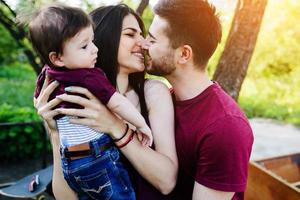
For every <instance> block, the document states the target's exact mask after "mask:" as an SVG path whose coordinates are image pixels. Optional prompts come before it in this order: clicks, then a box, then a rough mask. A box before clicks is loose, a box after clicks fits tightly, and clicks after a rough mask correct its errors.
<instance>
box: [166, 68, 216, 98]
mask: <svg viewBox="0 0 300 200" xmlns="http://www.w3.org/2000/svg"><path fill="white" fill-rule="evenodd" d="M166 79H167V80H168V81H169V82H170V83H171V85H172V86H173V89H174V92H175V95H176V100H179V101H184V100H188V99H192V98H194V97H196V96H198V95H199V94H200V93H202V92H203V91H204V90H205V89H206V88H208V87H209V86H210V85H212V84H213V82H212V81H211V80H210V79H209V77H208V75H207V73H206V72H205V71H200V70H195V69H192V70H185V71H181V72H175V73H174V74H172V75H169V76H166Z"/></svg>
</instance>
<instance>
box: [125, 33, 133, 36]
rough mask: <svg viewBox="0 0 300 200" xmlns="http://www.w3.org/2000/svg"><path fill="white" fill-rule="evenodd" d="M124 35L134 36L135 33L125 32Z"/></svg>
mask: <svg viewBox="0 0 300 200" xmlns="http://www.w3.org/2000/svg"><path fill="white" fill-rule="evenodd" d="M125 35H127V36H129V37H134V36H135V34H134V33H125Z"/></svg>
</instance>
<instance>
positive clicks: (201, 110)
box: [173, 83, 253, 200]
mask: <svg viewBox="0 0 300 200" xmlns="http://www.w3.org/2000/svg"><path fill="white" fill-rule="evenodd" d="M175 109H176V112H175V113H176V120H175V126H176V129H175V139H176V149H177V155H178V159H179V174H178V181H177V186H176V188H175V190H174V193H173V195H174V199H178V200H179V199H180V200H182V199H185V200H189V199H192V194H193V188H194V182H195V181H196V182H198V183H199V184H201V185H204V186H206V187H208V188H212V189H215V190H220V191H227V192H235V195H234V197H233V199H234V200H241V199H244V191H245V188H246V183H247V174H248V162H249V158H250V153H251V148H252V144H253V133H252V130H251V127H250V125H249V123H248V120H247V118H246V117H245V115H244V114H243V112H242V111H241V110H240V108H239V107H238V105H237V104H236V103H235V101H234V100H233V99H232V98H231V97H230V96H228V95H227V94H226V93H225V92H224V91H223V90H222V89H221V87H220V86H219V85H218V84H217V83H214V84H213V85H211V86H209V87H208V88H207V89H206V90H205V91H203V92H202V93H201V94H199V95H198V96H196V97H194V98H192V99H189V100H186V101H177V102H176V104H175Z"/></svg>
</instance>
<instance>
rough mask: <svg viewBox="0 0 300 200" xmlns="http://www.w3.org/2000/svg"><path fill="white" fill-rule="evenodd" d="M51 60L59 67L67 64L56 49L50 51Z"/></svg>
mask: <svg viewBox="0 0 300 200" xmlns="http://www.w3.org/2000/svg"><path fill="white" fill-rule="evenodd" d="M49 60H50V61H51V62H52V64H53V65H55V66H57V67H63V66H65V64H64V62H63V61H62V59H61V55H60V54H57V53H56V52H54V51H51V52H50V53H49Z"/></svg>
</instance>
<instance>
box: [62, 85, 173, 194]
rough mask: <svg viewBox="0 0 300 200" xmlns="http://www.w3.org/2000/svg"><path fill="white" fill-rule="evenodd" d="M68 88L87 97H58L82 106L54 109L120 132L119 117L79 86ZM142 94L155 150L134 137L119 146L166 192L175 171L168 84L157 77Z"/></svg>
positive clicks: (118, 134) (114, 135) (81, 121)
mask: <svg viewBox="0 0 300 200" xmlns="http://www.w3.org/2000/svg"><path fill="white" fill-rule="evenodd" d="M71 89H72V92H74V93H80V94H84V95H85V96H87V97H88V99H85V98H82V97H80V96H76V95H67V94H63V95H61V96H60V97H58V98H60V99H61V100H63V101H68V102H72V103H77V104H80V105H82V106H83V107H84V109H80V110H79V109H57V111H58V112H59V113H61V114H66V115H74V116H79V117H83V118H78V119H72V120H71V122H72V123H78V124H83V125H87V126H89V127H92V128H94V129H96V130H98V131H103V132H106V133H110V135H111V137H112V138H120V137H121V136H122V134H123V132H124V130H125V128H126V127H125V124H124V123H123V122H122V121H121V120H120V119H118V118H117V117H116V116H115V115H113V114H112V113H111V112H110V111H109V110H108V109H107V108H106V107H105V106H104V105H102V104H101V103H100V102H99V101H98V100H97V99H96V98H95V97H94V96H93V95H92V94H91V93H90V92H89V91H87V90H86V89H84V88H80V87H72V88H71ZM145 97H146V99H147V100H146V102H147V106H148V109H149V120H150V124H151V129H152V132H153V137H154V143H155V147H156V151H154V150H153V149H151V148H149V147H145V146H143V145H141V143H140V142H139V140H138V139H137V137H134V139H133V140H132V141H131V142H130V143H129V144H128V145H126V146H125V147H123V148H121V151H122V153H123V154H124V155H125V156H126V157H127V158H128V160H129V161H130V162H131V163H132V165H133V166H134V167H135V169H136V170H137V171H138V172H139V173H140V174H141V175H142V176H143V177H144V178H145V179H146V180H147V181H149V182H150V183H151V184H152V185H153V186H154V187H156V188H157V189H158V190H159V191H160V192H162V193H163V194H168V193H170V192H171V191H172V189H173V188H174V187H175V184H176V179H177V171H178V164H177V155H176V151H175V139H174V110H173V103H172V99H171V95H170V92H169V90H168V88H167V87H166V86H165V85H164V84H163V83H160V82H158V81H153V80H152V81H147V82H146V85H145ZM162 174H163V176H162Z"/></svg>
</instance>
